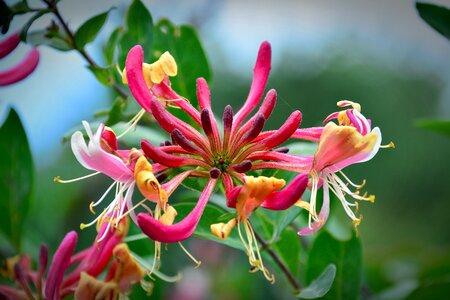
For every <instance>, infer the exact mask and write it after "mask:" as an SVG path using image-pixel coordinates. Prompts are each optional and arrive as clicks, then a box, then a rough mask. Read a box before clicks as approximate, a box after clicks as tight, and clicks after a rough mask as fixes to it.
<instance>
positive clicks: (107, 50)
mask: <svg viewBox="0 0 450 300" xmlns="http://www.w3.org/2000/svg"><path fill="white" fill-rule="evenodd" d="M122 33H123V28H122V27H117V28H116V29H114V31H113V32H112V33H111V35H110V36H109V39H108V41H107V42H106V44H105V47H104V48H103V55H104V56H105V60H106V63H107V64H109V65H112V64H113V63H115V61H114V55H115V53H116V48H117V44H118V43H119V40H120V36H121V34H122Z"/></svg>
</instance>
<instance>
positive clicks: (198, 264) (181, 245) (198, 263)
mask: <svg viewBox="0 0 450 300" xmlns="http://www.w3.org/2000/svg"><path fill="white" fill-rule="evenodd" d="M178 245H180V247H181V249H183V251H184V253H186V255H187V256H189V258H190V259H192V260H193V261H194V262H195V264H196V266H195V267H194V269H197V268H198V267H200V265H201V264H202V262H201V261H199V260H197V259H195V257H194V256H193V255H192V254H191V253H189V251H187V249H186V248H184V246H183V244H181V242H178Z"/></svg>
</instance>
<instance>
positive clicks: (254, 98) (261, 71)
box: [233, 41, 272, 132]
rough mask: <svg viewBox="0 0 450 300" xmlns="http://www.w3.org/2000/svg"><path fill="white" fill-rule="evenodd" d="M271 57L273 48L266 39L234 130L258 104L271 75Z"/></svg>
mask: <svg viewBox="0 0 450 300" xmlns="http://www.w3.org/2000/svg"><path fill="white" fill-rule="evenodd" d="M271 57H272V50H271V48H270V44H269V42H267V41H265V42H263V43H262V44H261V46H260V47H259V51H258V57H257V58H256V64H255V67H254V69H253V81H252V85H251V87H250V92H249V94H248V96H247V100H246V101H245V103H244V105H243V106H242V108H241V109H240V110H239V111H238V112H237V113H236V116H235V122H234V124H233V126H234V127H233V132H235V131H236V130H237V128H238V127H239V125H240V124H241V123H242V121H243V120H244V119H245V117H247V116H248V114H249V113H250V112H251V111H252V110H253V109H254V108H255V107H256V105H258V102H259V100H260V99H261V96H262V94H263V92H264V88H265V87H266V83H267V79H268V77H269V72H270V68H271V65H270V60H271Z"/></svg>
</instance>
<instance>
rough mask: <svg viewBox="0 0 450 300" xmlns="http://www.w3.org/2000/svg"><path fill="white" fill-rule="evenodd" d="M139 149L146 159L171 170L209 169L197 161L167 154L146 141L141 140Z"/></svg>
mask: <svg viewBox="0 0 450 300" xmlns="http://www.w3.org/2000/svg"><path fill="white" fill-rule="evenodd" d="M141 147H142V151H144V153H145V155H146V156H147V157H149V158H151V159H152V160H154V161H156V162H158V163H160V164H162V165H165V166H168V167H171V168H178V167H182V166H201V167H203V168H207V169H208V168H209V166H208V165H207V164H205V163H204V162H203V161H201V160H199V159H195V158H189V157H184V156H176V155H172V154H168V153H166V152H164V151H162V150H161V149H160V148H158V147H156V146H153V145H152V143H150V142H149V141H147V140H142V142H141Z"/></svg>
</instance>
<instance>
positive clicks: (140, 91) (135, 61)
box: [125, 45, 153, 113]
mask: <svg viewBox="0 0 450 300" xmlns="http://www.w3.org/2000/svg"><path fill="white" fill-rule="evenodd" d="M143 62H144V51H143V50H142V47H141V46H139V45H137V46H134V47H133V48H131V50H130V52H128V55H127V60H126V62H125V69H126V75H127V76H126V78H127V80H128V86H129V87H130V90H131V93H132V94H133V96H134V98H135V99H136V101H137V102H138V103H139V105H140V106H142V108H144V109H145V110H146V111H147V112H149V113H151V109H150V102H151V100H153V96H152V94H151V93H150V92H149V90H148V87H147V83H146V82H145V79H144V73H143V71H142V63H143Z"/></svg>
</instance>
